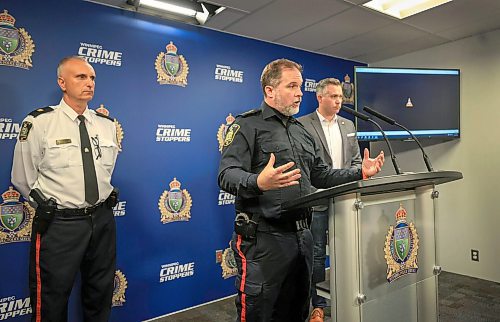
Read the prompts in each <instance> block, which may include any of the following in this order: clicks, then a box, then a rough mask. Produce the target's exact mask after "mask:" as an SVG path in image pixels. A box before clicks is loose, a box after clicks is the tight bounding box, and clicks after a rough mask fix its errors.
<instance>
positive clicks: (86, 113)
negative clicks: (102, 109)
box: [59, 99, 94, 123]
mask: <svg viewBox="0 0 500 322" xmlns="http://www.w3.org/2000/svg"><path fill="white" fill-rule="evenodd" d="M59 106H60V108H61V110H62V111H63V112H64V113H65V114H66V115H67V116H68V117H69V118H70V119H71V120H72V121H75V120H76V118H77V117H78V113H76V112H75V110H74V109H72V108H71V107H70V106H69V105H68V104H66V102H65V101H64V99H61V102H60V103H59ZM83 116H85V119H86V120H87V121H88V122H89V123H92V122H93V121H94V115H93V113H91V112H90V110H89V108H88V107H87V108H86V109H85V111H84V112H83Z"/></svg>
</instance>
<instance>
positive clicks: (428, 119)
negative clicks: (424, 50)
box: [354, 67, 460, 141]
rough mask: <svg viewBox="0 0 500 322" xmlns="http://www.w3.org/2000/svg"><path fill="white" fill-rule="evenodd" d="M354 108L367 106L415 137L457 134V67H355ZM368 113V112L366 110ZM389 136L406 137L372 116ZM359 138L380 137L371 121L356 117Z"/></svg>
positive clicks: (458, 109) (438, 136) (458, 113)
mask: <svg viewBox="0 0 500 322" xmlns="http://www.w3.org/2000/svg"><path fill="white" fill-rule="evenodd" d="M354 85H355V103H356V110H357V111H358V112H361V113H364V114H368V113H366V112H363V108H364V107H365V106H368V107H370V108H371V109H374V110H376V111H378V112H380V113H382V114H385V115H386V116H389V117H390V118H392V119H394V120H395V121H396V122H398V123H399V124H401V125H403V126H405V127H407V128H408V129H409V130H410V131H411V132H412V133H413V134H414V135H415V136H416V137H419V138H447V139H453V138H458V137H460V70H458V69H422V68H418V69H417V68H378V67H355V70H354ZM368 115H369V114H368ZM372 119H373V120H375V121H376V122H378V123H379V124H380V125H381V126H382V128H383V129H384V131H386V134H387V136H388V138H390V139H397V140H406V139H409V138H410V135H409V134H408V133H407V132H406V131H403V130H402V129H401V128H399V127H396V126H394V125H390V124H388V123H385V122H384V121H382V120H379V119H377V118H375V117H372ZM357 131H358V133H357V135H358V139H359V140H361V141H376V140H381V139H383V137H382V134H381V133H380V131H379V130H378V129H377V128H376V127H375V125H373V124H372V123H369V122H365V121H362V120H359V119H358V120H357Z"/></svg>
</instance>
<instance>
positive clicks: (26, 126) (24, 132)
mask: <svg viewBox="0 0 500 322" xmlns="http://www.w3.org/2000/svg"><path fill="white" fill-rule="evenodd" d="M32 127H33V123H31V122H29V121H24V122H23V125H22V126H21V130H20V131H19V141H21V142H24V141H26V140H27V139H28V134H30V130H31V128H32Z"/></svg>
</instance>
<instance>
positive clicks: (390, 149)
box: [341, 105, 401, 174]
mask: <svg viewBox="0 0 500 322" xmlns="http://www.w3.org/2000/svg"><path fill="white" fill-rule="evenodd" d="M341 111H346V112H347V113H349V114H351V115H354V116H355V117H357V118H360V119H362V120H363V121H367V122H370V123H373V124H374V125H375V126H376V127H377V128H378V129H379V130H380V133H382V136H383V137H384V140H385V143H387V147H388V148H389V153H390V154H391V160H392V165H393V166H394V170H395V171H396V174H401V168H400V167H399V165H398V161H397V160H396V155H395V154H394V152H393V151H392V146H391V143H390V142H389V139H388V138H387V135H386V134H385V132H384V130H382V127H381V126H380V125H379V124H378V123H377V122H375V121H374V120H372V119H371V118H370V117H369V116H367V115H365V114H363V113H359V112H357V111H355V110H353V109H351V108H349V107H347V106H345V105H342V108H341Z"/></svg>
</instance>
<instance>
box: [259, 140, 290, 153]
mask: <svg viewBox="0 0 500 322" xmlns="http://www.w3.org/2000/svg"><path fill="white" fill-rule="evenodd" d="M285 150H288V147H287V146H286V145H285V144H284V143H280V142H263V143H262V151H263V152H265V153H277V152H280V151H285Z"/></svg>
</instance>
